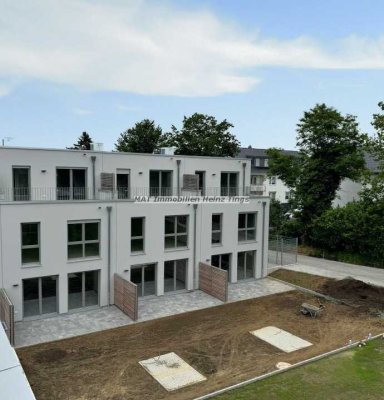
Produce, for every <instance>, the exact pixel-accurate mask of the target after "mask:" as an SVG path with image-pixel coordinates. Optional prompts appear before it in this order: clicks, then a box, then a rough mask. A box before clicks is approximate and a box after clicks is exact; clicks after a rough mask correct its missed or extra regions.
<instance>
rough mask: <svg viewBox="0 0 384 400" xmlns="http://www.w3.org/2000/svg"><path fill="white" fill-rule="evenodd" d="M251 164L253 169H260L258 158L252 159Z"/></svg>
mask: <svg viewBox="0 0 384 400" xmlns="http://www.w3.org/2000/svg"><path fill="white" fill-rule="evenodd" d="M253 164H254V166H255V167H260V158H258V157H257V158H254V159H253Z"/></svg>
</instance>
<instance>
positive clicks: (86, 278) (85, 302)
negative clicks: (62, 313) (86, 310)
mask: <svg viewBox="0 0 384 400" xmlns="http://www.w3.org/2000/svg"><path fill="white" fill-rule="evenodd" d="M98 304H99V271H86V272H75V273H71V274H68V309H69V310H73V309H76V308H83V307H91V306H97V305H98Z"/></svg>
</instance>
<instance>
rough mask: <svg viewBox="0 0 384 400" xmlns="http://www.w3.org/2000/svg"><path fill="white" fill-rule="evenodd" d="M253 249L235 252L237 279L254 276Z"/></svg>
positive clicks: (254, 253) (254, 258)
mask: <svg viewBox="0 0 384 400" xmlns="http://www.w3.org/2000/svg"><path fill="white" fill-rule="evenodd" d="M255 255H256V252H255V251H242V252H240V253H238V254H237V280H242V279H252V278H254V277H255V260H256V257H255Z"/></svg>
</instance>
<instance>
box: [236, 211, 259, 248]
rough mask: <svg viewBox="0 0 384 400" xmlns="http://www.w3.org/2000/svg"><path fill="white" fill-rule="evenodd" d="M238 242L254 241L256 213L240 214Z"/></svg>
mask: <svg viewBox="0 0 384 400" xmlns="http://www.w3.org/2000/svg"><path fill="white" fill-rule="evenodd" d="M238 240H239V242H243V241H252V240H256V213H240V214H239V222H238Z"/></svg>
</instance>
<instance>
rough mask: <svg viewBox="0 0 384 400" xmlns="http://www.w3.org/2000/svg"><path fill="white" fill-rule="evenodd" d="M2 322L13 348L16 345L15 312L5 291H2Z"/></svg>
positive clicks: (0, 304)
mask: <svg viewBox="0 0 384 400" xmlns="http://www.w3.org/2000/svg"><path fill="white" fill-rule="evenodd" d="M0 322H1V323H2V325H3V327H4V330H5V333H6V334H7V336H8V339H9V342H10V343H11V345H12V346H13V345H14V344H15V311H14V307H13V304H12V302H11V300H10V299H9V297H8V295H7V293H6V291H5V290H4V289H0Z"/></svg>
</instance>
